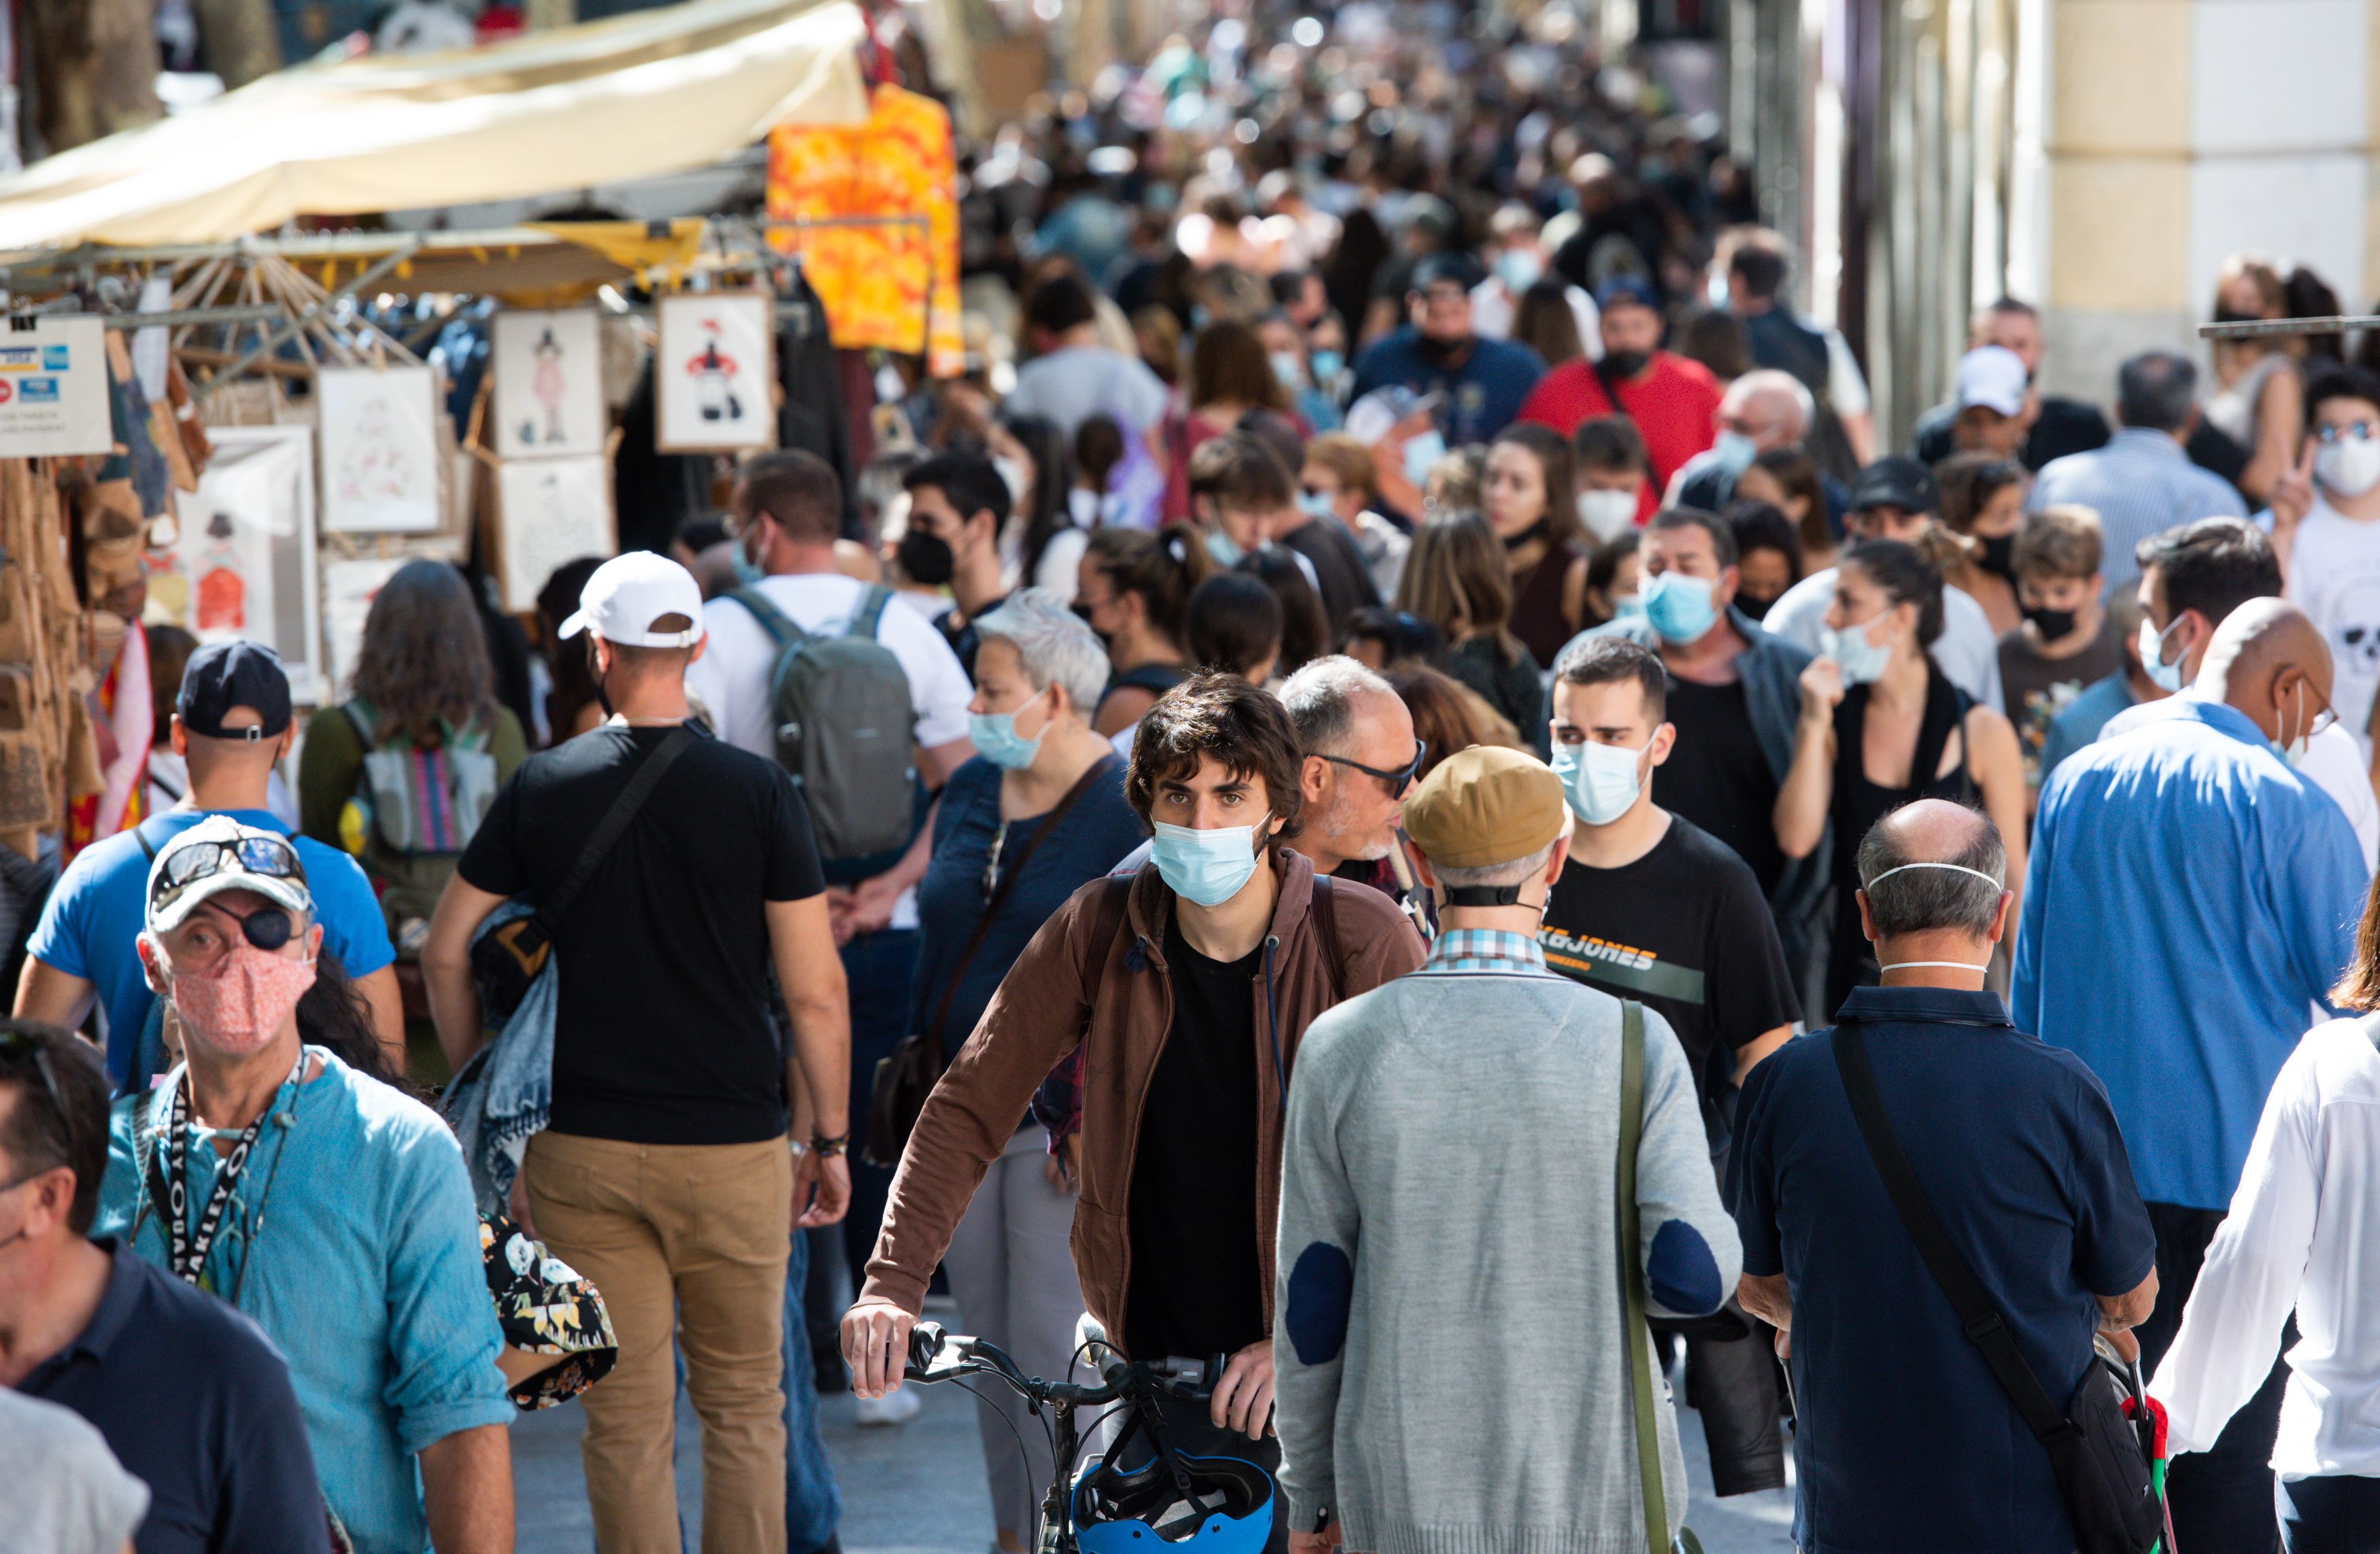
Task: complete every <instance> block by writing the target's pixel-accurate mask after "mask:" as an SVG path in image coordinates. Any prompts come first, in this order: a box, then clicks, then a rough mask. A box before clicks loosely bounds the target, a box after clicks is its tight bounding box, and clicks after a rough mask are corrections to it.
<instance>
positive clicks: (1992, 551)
mask: <svg viewBox="0 0 2380 1554" xmlns="http://www.w3.org/2000/svg"><path fill="white" fill-rule="evenodd" d="M1975 543H1976V544H1977V545H1979V546H1981V547H1982V548H1983V553H1982V554H1981V555H1978V556H1977V557H1976V558H1975V565H1978V566H1980V567H1982V568H1983V569H1984V570H1985V571H1986V572H1993V573H1997V574H1998V575H1999V576H2000V577H2006V578H2007V579H2008V580H2009V581H2010V582H2011V583H2013V582H2015V581H2016V533H2015V531H2014V530H2010V532H2008V533H2006V534H1996V535H1993V536H1992V537H1991V538H1990V539H1988V540H1986V539H1984V538H1981V537H1978V538H1977V539H1976V540H1975Z"/></svg>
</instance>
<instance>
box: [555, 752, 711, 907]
mask: <svg viewBox="0 0 2380 1554" xmlns="http://www.w3.org/2000/svg"><path fill="white" fill-rule="evenodd" d="M694 738H695V736H694V733H693V731H692V730H690V729H688V728H687V727H686V725H685V724H684V723H680V724H678V725H677V727H675V728H674V729H672V730H670V732H669V736H668V737H667V738H665V739H663V740H662V742H661V744H660V745H658V746H657V747H654V750H653V753H652V754H651V755H650V756H647V757H646V758H645V761H644V764H643V765H642V766H639V767H637V773H636V775H635V776H633V777H631V778H629V779H628V785H627V786H626V787H625V788H622V789H621V790H620V796H619V797H617V798H615V799H613V801H612V807H611V808H610V809H608V810H606V811H604V814H603V819H602V821H601V823H600V824H598V825H597V826H596V828H595V832H594V834H593V835H591V836H589V838H588V839H587V845H586V846H584V847H582V848H581V849H579V853H578V862H577V866H576V867H575V868H572V869H571V871H570V873H569V876H568V877H567V878H565V880H563V881H562V883H561V885H560V886H558V887H557V888H556V889H555V891H554V892H553V894H552V895H550V896H548V897H547V898H546V899H545V900H543V901H540V902H539V903H538V904H537V915H538V916H539V917H541V918H543V919H544V920H545V923H546V926H547V928H548V929H558V928H560V927H561V926H562V919H563V918H564V917H565V916H567V915H568V913H569V911H570V904H571V903H572V902H574V901H576V900H577V898H578V892H580V891H582V890H584V889H586V887H587V881H588V880H591V879H593V878H594V877H595V870H596V868H597V866H599V865H600V864H601V863H602V861H603V858H604V856H605V855H606V854H608V853H610V852H611V850H612V846H613V844H614V843H616V842H618V841H619V840H620V833H621V832H625V831H626V830H627V829H628V822H629V821H630V820H633V819H636V818H637V810H639V809H642V808H643V807H645V800H646V799H648V798H650V797H651V796H652V792H653V789H655V788H656V787H658V786H660V785H661V780H662V774H663V773H664V772H666V771H669V769H670V763H671V762H673V761H674V760H676V759H677V758H678V757H679V756H681V755H683V754H684V753H685V752H686V747H687V746H689V745H691V744H693V743H694Z"/></svg>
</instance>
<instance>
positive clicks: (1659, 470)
mask: <svg viewBox="0 0 2380 1554" xmlns="http://www.w3.org/2000/svg"><path fill="white" fill-rule="evenodd" d="M1718 400H1719V386H1718V379H1717V378H1714V377H1712V376H1711V371H1710V369H1709V368H1707V367H1705V366H1704V365H1703V364H1702V363H1701V362H1699V361H1694V360H1692V359H1691V358H1686V357H1682V356H1672V355H1671V354H1670V353H1669V352H1668V351H1655V352H1654V353H1653V360H1652V364H1651V365H1650V366H1649V367H1647V368H1646V369H1645V373H1644V375H1643V376H1642V377H1639V378H1636V379H1633V380H1632V381H1628V382H1622V383H1621V385H1620V408H1621V411H1623V412H1625V413H1626V415H1627V417H1628V419H1630V420H1632V421H1633V422H1634V423H1635V424H1636V434H1637V435H1638V436H1639V437H1642V438H1643V439H1644V440H1645V456H1646V457H1647V458H1649V459H1650V460H1652V464H1653V478H1652V480H1650V481H1648V482H1647V483H1646V484H1645V489H1644V492H1643V493H1642V494H1641V495H1640V496H1639V497H1638V498H1637V502H1636V521H1637V522H1638V523H1640V524H1641V523H1643V522H1644V521H1645V519H1647V518H1649V517H1651V516H1653V513H1654V510H1655V509H1657V508H1658V507H1659V506H1660V505H1661V492H1664V491H1666V490H1668V489H1669V485H1670V476H1672V475H1675V474H1676V473H1677V472H1678V470H1679V469H1680V468H1681V467H1682V466H1683V465H1684V464H1685V462H1686V461H1687V460H1688V459H1690V458H1692V457H1694V455H1696V454H1698V453H1701V452H1702V451H1703V450H1704V449H1706V448H1707V447H1709V446H1710V445H1711V443H1712V442H1713V441H1715V440H1716V439H1717V437H1718ZM1611 413H1612V408H1611V397H1610V395H1607V394H1605V393H1604V392H1603V380H1602V379H1600V378H1598V377H1597V376H1596V375H1595V364H1594V363H1593V362H1591V361H1586V360H1579V361H1566V362H1564V363H1562V364H1561V365H1560V367H1557V368H1555V369H1554V370H1552V371H1550V372H1548V373H1547V374H1546V375H1545V376H1544V377H1542V378H1540V379H1538V380H1537V386H1536V388H1534V389H1532V390H1530V391H1529V397H1528V398H1527V399H1525V400H1524V401H1522V403H1521V419H1523V420H1524V421H1536V422H1538V423H1540V424H1541V425H1545V426H1549V427H1552V428H1553V429H1554V430H1555V431H1559V432H1560V433H1561V434H1562V435H1563V436H1565V437H1567V436H1569V435H1570V434H1571V433H1572V432H1573V431H1577V430H1578V424H1579V422H1581V421H1589V420H1593V419H1596V418H1597V417H1598V416H1608V415H1610V414H1611Z"/></svg>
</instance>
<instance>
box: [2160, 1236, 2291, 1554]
mask: <svg viewBox="0 0 2380 1554" xmlns="http://www.w3.org/2000/svg"><path fill="white" fill-rule="evenodd" d="M2148 1210H2149V1223H2150V1225H2152V1226H2153V1227H2154V1228H2155V1231H2156V1270H2157V1297H2156V1309H2155V1311H2153V1312H2151V1313H2150V1314H2149V1319H2148V1320H2147V1321H2145V1322H2143V1323H2142V1324H2141V1325H2140V1328H2139V1329H2138V1332H2137V1336H2138V1337H2139V1339H2140V1341H2141V1371H2142V1374H2143V1375H2154V1374H2155V1371H2156V1367H2157V1362H2159V1361H2160V1360H2163V1359H2164V1358H2165V1352H2166V1351H2167V1350H2168V1349H2170V1348H2171V1347H2173V1340H2174V1335H2175V1334H2176V1333H2177V1332H2179V1331H2180V1330H2181V1310H2182V1307H2183V1306H2184V1305H2187V1304H2188V1303H2189V1300H2190V1292H2191V1289H2192V1286H2194V1285H2195V1284H2196V1283H2197V1282H2198V1270H2199V1269H2200V1268H2201V1267H2203V1266H2204V1263H2205V1261H2206V1244H2207V1243H2208V1242H2210V1241H2212V1240H2214V1239H2215V1232H2216V1227H2217V1226H2219V1225H2221V1224H2222V1223H2223V1211H2222V1210H2221V1209H2219V1208H2182V1207H2181V1206H2180V1205H2179V1204H2170V1203H2153V1204H2150V1205H2149V1206H2148ZM2296 1327H2297V1325H2296V1322H2295V1321H2294V1320H2292V1321H2291V1322H2290V1324H2289V1329H2288V1336H2287V1337H2286V1338H2285V1339H2284V1340H2283V1342H2282V1344H2281V1347H2282V1349H2283V1351H2284V1352H2286V1351H2287V1350H2288V1348H2289V1343H2290V1342H2294V1340H2295V1337H2296ZM2288 1384H2289V1362H2288V1361H2286V1360H2275V1361H2274V1362H2273V1370H2272V1374H2271V1375H2269V1376H2267V1377H2265V1384H2264V1385H2263V1386H2262V1387H2259V1388H2257V1389H2256V1395H2255V1396H2254V1397H2253V1398H2251V1399H2249V1400H2248V1401H2247V1402H2245V1403H2243V1404H2241V1405H2240V1412H2239V1413H2237V1414H2233V1415H2231V1422H2230V1423H2229V1424H2228V1425H2226V1426H2224V1427H2223V1433H2222V1434H2221V1435H2219V1436H2217V1437H2216V1440H2215V1445H2214V1446H2213V1448H2212V1449H2210V1450H2208V1451H2193V1452H2192V1453H2190V1454H2189V1455H2188V1456H2185V1457H2177V1458H2176V1459H2174V1463H2173V1466H2172V1467H2170V1468H2169V1469H2168V1470H2167V1472H2166V1480H2165V1486H2166V1499H2167V1503H2168V1506H2169V1507H2170V1508H2171V1510H2172V1512H2173V1541H2174V1547H2175V1548H2177V1549H2181V1550H2186V1551H2188V1554H2271V1551H2272V1550H2273V1549H2274V1548H2277V1547H2279V1540H2280V1530H2279V1528H2278V1527H2277V1525H2276V1524H2275V1523H2274V1518H2273V1505H2274V1485H2273V1469H2272V1465H2271V1464H2272V1460H2273V1440H2274V1438H2275V1437H2277V1435H2279V1433H2280V1427H2281V1390H2282V1389H2283V1388H2284V1387H2286V1386H2288Z"/></svg>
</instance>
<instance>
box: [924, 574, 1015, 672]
mask: <svg viewBox="0 0 2380 1554" xmlns="http://www.w3.org/2000/svg"><path fill="white" fill-rule="evenodd" d="M1007 602H1008V596H1007V595H1006V594H1002V595H1001V596H1000V597H999V598H998V599H995V600H993V601H991V602H990V603H989V604H987V605H985V606H984V607H983V608H982V609H980V610H977V612H976V613H974V614H972V615H969V616H968V617H967V618H966V624H965V625H954V624H953V623H954V622H955V621H956V620H957V619H958V614H959V613H958V612H957V611H956V610H945V611H943V612H942V614H941V619H939V620H937V621H935V622H934V629H935V630H937V631H939V632H941V634H942V640H943V641H945V642H947V643H949V644H950V645H951V651H952V652H953V653H956V654H957V655H958V656H959V667H960V668H961V669H964V670H965V671H966V677H967V678H968V679H969V680H973V679H974V678H975V650H977V648H979V647H981V646H982V645H983V636H982V634H981V633H980V632H978V631H977V630H976V628H975V623H976V622H977V621H979V620H981V619H983V618H984V617H985V616H986V615H989V614H990V613H992V612H993V611H994V610H997V609H999V608H1000V607H1001V606H1002V605H1003V604H1005V603H1007Z"/></svg>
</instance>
